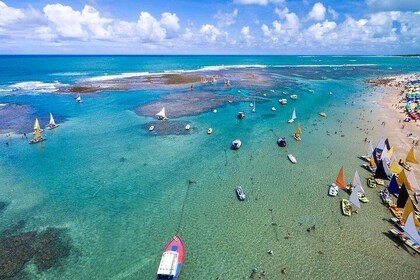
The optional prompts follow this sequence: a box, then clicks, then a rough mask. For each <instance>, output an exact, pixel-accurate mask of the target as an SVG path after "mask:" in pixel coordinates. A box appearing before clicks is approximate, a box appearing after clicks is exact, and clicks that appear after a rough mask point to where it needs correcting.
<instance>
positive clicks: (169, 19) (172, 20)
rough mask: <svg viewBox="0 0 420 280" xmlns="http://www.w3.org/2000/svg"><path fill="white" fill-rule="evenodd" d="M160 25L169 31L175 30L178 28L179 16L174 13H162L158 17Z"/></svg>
mask: <svg viewBox="0 0 420 280" xmlns="http://www.w3.org/2000/svg"><path fill="white" fill-rule="evenodd" d="M160 25H161V26H162V27H163V28H165V29H166V31H169V32H177V31H178V30H179V27H180V26H179V18H178V17H177V15H176V14H171V13H163V14H162V17H161V19H160Z"/></svg>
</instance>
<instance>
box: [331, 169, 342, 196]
mask: <svg viewBox="0 0 420 280" xmlns="http://www.w3.org/2000/svg"><path fill="white" fill-rule="evenodd" d="M339 187H340V188H341V189H343V190H347V187H346V182H345V181H344V166H341V168H340V171H339V172H338V176H337V179H336V180H335V183H332V184H331V186H330V188H329V189H328V195H330V196H337V194H338V188H339Z"/></svg>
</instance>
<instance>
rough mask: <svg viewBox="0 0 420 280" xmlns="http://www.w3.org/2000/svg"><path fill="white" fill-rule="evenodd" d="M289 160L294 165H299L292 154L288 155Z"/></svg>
mask: <svg viewBox="0 0 420 280" xmlns="http://www.w3.org/2000/svg"><path fill="white" fill-rule="evenodd" d="M287 158H288V159H289V160H290V162H291V163H293V164H295V163H297V160H296V158H295V157H294V156H293V155H292V154H288V155H287Z"/></svg>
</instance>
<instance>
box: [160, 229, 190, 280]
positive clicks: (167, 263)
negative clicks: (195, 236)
mask: <svg viewBox="0 0 420 280" xmlns="http://www.w3.org/2000/svg"><path fill="white" fill-rule="evenodd" d="M184 253H185V248H184V242H183V241H182V239H181V237H180V236H179V235H176V236H174V237H173V238H172V240H171V241H169V243H168V244H167V245H166V247H165V250H164V251H163V254H162V258H161V260H160V264H159V269H158V272H157V278H156V279H157V280H177V279H178V277H179V274H180V273H181V268H182V264H183V263H184Z"/></svg>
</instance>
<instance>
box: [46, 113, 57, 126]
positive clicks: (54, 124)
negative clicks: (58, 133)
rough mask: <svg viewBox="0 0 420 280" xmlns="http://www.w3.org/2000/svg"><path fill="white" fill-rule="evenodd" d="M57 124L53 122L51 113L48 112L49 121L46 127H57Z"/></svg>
mask: <svg viewBox="0 0 420 280" xmlns="http://www.w3.org/2000/svg"><path fill="white" fill-rule="evenodd" d="M58 126H59V125H58V124H56V123H55V120H54V117H53V115H52V114H51V113H50V122H49V123H48V126H47V128H48V129H54V128H57V127H58Z"/></svg>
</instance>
